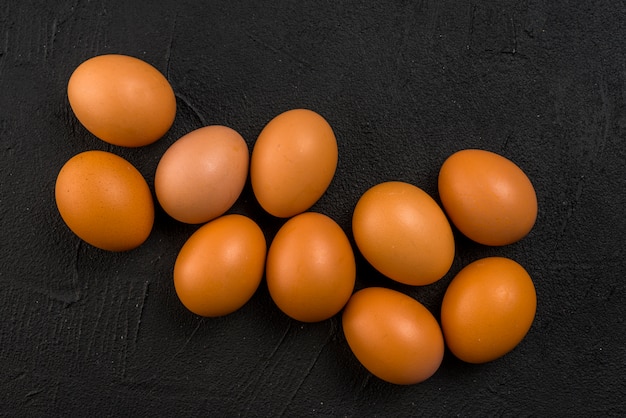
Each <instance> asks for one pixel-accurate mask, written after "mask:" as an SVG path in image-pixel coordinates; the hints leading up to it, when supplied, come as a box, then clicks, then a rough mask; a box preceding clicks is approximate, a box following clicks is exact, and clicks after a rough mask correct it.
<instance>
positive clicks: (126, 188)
mask: <svg viewBox="0 0 626 418" xmlns="http://www.w3.org/2000/svg"><path fill="white" fill-rule="evenodd" d="M55 199H56V204H57V207H58V209H59V213H60V214H61V217H62V218H63V220H64V221H65V223H66V224H67V226H68V227H69V228H70V229H71V230H72V231H73V232H74V233H75V234H76V235H77V236H78V237H79V238H81V239H83V240H84V241H86V242H87V243H89V244H91V245H93V246H94V247H98V248H101V249H103V250H109V251H125V250H130V249H133V248H135V247H138V246H139V245H141V244H142V243H143V242H144V241H145V240H146V239H147V238H148V236H149V235H150V232H151V231H152V225H153V223H154V204H153V201H152V194H151V193H150V189H149V188H148V184H147V183H146V181H145V179H144V178H143V177H142V175H141V173H139V171H137V169H136V168H135V167H133V166H132V165H131V164H130V163H129V162H128V161H126V160H125V159H123V158H122V157H119V156H117V155H115V154H111V153H109V152H104V151H86V152H83V153H80V154H78V155H75V156H74V157H72V158H71V159H70V160H69V161H67V162H66V163H65V165H64V166H63V167H62V168H61V171H60V172H59V175H58V177H57V180H56V185H55Z"/></svg>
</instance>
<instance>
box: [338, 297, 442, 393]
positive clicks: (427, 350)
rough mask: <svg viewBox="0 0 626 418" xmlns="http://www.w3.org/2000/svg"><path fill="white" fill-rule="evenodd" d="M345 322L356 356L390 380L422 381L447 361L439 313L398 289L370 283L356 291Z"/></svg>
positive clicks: (399, 382)
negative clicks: (438, 317)
mask: <svg viewBox="0 0 626 418" xmlns="http://www.w3.org/2000/svg"><path fill="white" fill-rule="evenodd" d="M342 324H343V331H344V334H345V337H346V341H347V342H348V345H349V346H350V349H351V350H352V352H353V353H354V355H355V356H356V358H357V359H358V360H359V361H360V362H361V364H363V366H365V368H366V369H367V370H369V371H370V372H371V373H372V374H373V375H375V376H377V377H379V378H380V379H382V380H385V381H387V382H390V383H394V384H398V385H409V384H415V383H420V382H423V381H424V380H426V379H428V378H430V377H431V376H432V375H433V374H435V372H436V371H437V370H438V369H439V366H440V365H441V362H442V360H443V353H444V341H443V336H442V333H441V328H440V327H439V324H438V323H437V320H436V319H435V317H434V316H433V315H432V314H431V313H430V311H429V310H428V309H427V308H426V307H425V306H424V305H422V304H421V303H419V302H418V301H417V300H415V299H413V298H411V297H410V296H407V295H405V294H403V293H400V292H397V291H395V290H391V289H385V288H381V287H371V288H366V289H363V290H360V291H358V292H356V293H355V294H354V295H353V296H352V297H351V298H350V301H349V302H348V304H347V305H346V308H345V309H344V312H343V317H342Z"/></svg>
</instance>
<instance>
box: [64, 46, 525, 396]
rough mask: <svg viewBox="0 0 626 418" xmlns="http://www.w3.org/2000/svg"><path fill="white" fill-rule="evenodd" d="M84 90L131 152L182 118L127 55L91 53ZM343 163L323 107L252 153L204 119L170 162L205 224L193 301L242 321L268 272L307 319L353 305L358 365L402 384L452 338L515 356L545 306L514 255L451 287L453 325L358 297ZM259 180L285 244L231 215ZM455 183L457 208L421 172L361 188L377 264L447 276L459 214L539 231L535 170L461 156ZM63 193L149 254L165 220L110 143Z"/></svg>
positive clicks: (397, 299)
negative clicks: (341, 213) (328, 202)
mask: <svg viewBox="0 0 626 418" xmlns="http://www.w3.org/2000/svg"><path fill="white" fill-rule="evenodd" d="M68 97H69V101H70V105H71V107H72V109H73V111H74V113H75V115H76V117H77V119H78V120H79V121H80V122H81V123H82V124H83V125H84V126H85V127H86V128H87V130H89V131H90V132H91V133H93V134H94V135H95V136H96V137H98V138H100V139H102V140H104V141H107V142H109V143H111V144H115V145H119V146H126V147H138V146H143V145H147V144H149V143H152V142H154V141H156V140H157V139H159V138H160V137H162V136H163V135H164V134H165V133H166V132H167V131H168V130H169V128H170V127H171V125H172V123H173V121H174V117H175V113H176V100H175V96H174V92H173V90H172V88H171V86H170V85H169V83H168V82H167V80H166V79H165V78H164V77H163V75H162V74H160V73H159V72H158V71H157V70H156V69H155V68H154V67H152V66H150V65H149V64H147V63H145V62H143V61H141V60H138V59H136V58H132V57H127V56H122V55H104V56H98V57H94V58H92V59H90V60H87V61H85V62H84V63H82V64H81V65H80V66H79V67H78V68H77V69H76V70H75V71H74V73H73V74H72V76H71V77H70V80H69V83H68ZM337 160H338V148H337V142H336V138H335V135H334V132H333V129H332V128H331V126H330V125H329V124H328V122H327V121H326V120H325V119H324V118H323V117H322V116H320V115H319V114H317V113H315V112H313V111H311V110H307V109H292V110H288V111H286V112H284V113H282V114H280V115H278V116H276V117H275V118H274V119H272V120H271V121H270V122H269V123H268V124H267V125H266V126H265V127H264V128H263V130H262V131H261V133H260V135H259V137H258V138H257V140H256V141H255V143H254V148H253V150H252V153H251V156H250V153H249V150H248V147H247V144H246V142H245V141H244V139H243V138H242V137H241V135H239V134H238V133H237V132H236V131H234V130H233V129H231V128H229V127H225V126H206V127H202V128H199V129H197V130H195V131H192V132H190V133H188V134H186V135H184V136H183V137H181V138H179V139H178V140H177V141H176V142H174V143H173V144H172V145H171V146H170V147H169V148H168V149H167V150H166V152H165V153H164V154H163V155H162V157H161V159H160V161H159V164H158V166H157V169H156V173H155V177H154V187H155V194H156V197H157V200H158V203H159V204H160V205H161V207H162V208H163V209H164V210H165V212H166V213H168V215H170V216H171V217H172V218H174V219H176V220H178V221H180V222H184V223H190V224H202V226H200V227H199V228H198V229H197V230H196V231H195V232H194V233H193V234H192V235H191V236H190V237H189V238H188V240H187V241H186V242H185V244H184V245H183V247H182V248H181V249H180V252H179V254H178V257H177V258H176V262H175V265H174V274H173V276H174V277H173V280H174V286H175V289H176V293H177V295H178V297H179V299H180V301H181V302H182V304H183V305H184V306H185V307H186V308H187V309H189V310H190V311H191V312H193V313H195V314H197V315H201V316H206V317H215V316H221V315H227V314H229V313H232V312H234V311H236V310H237V309H239V308H241V307H242V306H243V305H244V304H245V303H246V302H247V301H248V300H249V299H250V298H251V297H252V295H253V294H254V293H255V292H256V290H257V288H258V286H259V285H260V283H261V281H262V278H263V277H265V279H266V282H267V286H268V289H269V292H270V295H271V298H272V300H273V301H274V302H275V303H276V305H277V306H278V308H279V309H280V310H282V311H283V312H284V313H285V314H286V315H288V316H290V317H291V318H293V319H295V320H298V321H302V322H316V321H322V320H326V319H328V318H331V317H333V316H334V315H336V314H338V313H340V312H341V311H342V310H343V314H342V321H343V330H344V333H345V336H346V340H347V342H348V344H349V346H350V348H351V349H352V351H353V353H354V354H355V356H356V357H357V359H358V360H359V361H360V362H361V363H362V364H363V365H364V366H365V367H366V368H367V369H368V370H369V371H370V372H371V373H373V374H374V375H376V376H378V377H379V378H381V379H383V380H386V381H388V382H391V383H396V384H412V383H418V382H421V381H423V380H425V379H427V378H429V377H430V376H432V375H433V374H434V373H435V372H436V370H437V369H438V368H439V366H440V364H441V362H442V359H443V354H444V344H445V345H447V346H448V347H449V349H450V350H451V352H452V353H453V354H454V355H456V356H457V357H459V358H460V359H462V360H464V361H468V362H474V363H481V362H486V361H491V360H493V359H495V358H498V357H500V356H502V355H504V354H506V353H507V352H509V351H511V350H512V349H513V348H514V347H515V346H516V345H517V344H518V343H519V342H520V341H521V340H522V339H523V338H524V336H525V335H526V333H527V332H528V330H529V329H530V326H531V324H532V322H533V319H534V315H535V309H536V296H535V289H534V286H533V283H532V280H531V279H530V276H529V275H528V273H527V272H526V271H525V270H524V268H522V267H521V266H520V265H519V264H517V263H516V262H515V261H513V260H510V259H506V258H502V257H490V258H485V259H482V260H477V261H475V262H473V263H471V264H469V265H468V266H465V268H463V269H462V270H461V271H460V272H459V273H458V275H457V276H456V277H455V278H454V279H453V280H452V282H451V283H450V285H449V287H448V289H447V290H446V293H445V295H444V299H443V303H442V307H441V325H440V324H439V322H438V321H437V320H436V319H435V317H434V316H433V315H432V314H431V312H429V311H428V309H427V308H425V307H424V306H423V305H422V304H421V303H419V302H418V301H417V300H415V299H414V298H411V297H409V296H408V295H405V294H403V293H400V292H398V291H394V290H390V289H387V288H383V287H371V288H366V289H363V290H360V291H358V292H354V286H355V280H356V276H357V271H356V262H355V256H354V250H353V248H352V245H351V243H350V240H349V238H348V236H347V235H346V233H345V232H344V231H343V229H342V228H341V227H340V225H338V224H337V223H336V222H335V221H334V220H333V219H331V218H330V217H328V216H326V215H324V214H322V213H316V212H311V211H309V210H310V208H311V207H312V206H313V204H315V202H317V201H318V200H319V198H320V197H321V196H322V195H323V194H324V193H325V192H326V190H327V188H328V186H329V185H330V183H331V181H332V179H333V177H334V175H335V170H336V166H337ZM248 176H249V177H250V181H251V184H252V189H253V192H254V195H255V197H256V199H257V200H258V202H259V204H260V205H261V207H262V208H263V209H264V210H265V211H266V212H268V213H269V214H271V215H273V216H276V217H279V218H284V219H286V222H285V223H284V224H283V226H281V228H280V229H279V230H278V232H277V234H276V235H275V236H274V237H273V239H272V242H271V243H270V245H269V248H268V244H267V242H266V238H265V235H264V233H263V231H262V230H261V228H260V227H259V226H258V225H257V223H256V222H255V221H254V220H253V219H251V218H249V217H246V216H243V215H236V214H226V213H227V211H228V210H229V209H230V207H231V206H232V205H233V204H234V203H235V201H236V200H237V198H238V197H239V195H240V194H241V192H242V190H243V188H244V184H245V182H246V180H247V178H248ZM439 193H440V198H441V202H442V206H443V209H442V208H441V207H440V206H439V204H438V203H437V202H436V201H435V200H434V199H433V198H432V197H430V196H429V195H428V194H427V193H426V192H424V191H423V190H421V189H420V188H418V187H417V186H415V185H412V184H408V183H405V182H398V181H389V182H385V183H381V184H378V185H375V186H374V187H372V188H370V189H369V190H367V191H366V192H365V193H364V194H363V195H362V196H361V197H360V199H359V201H358V203H357V204H356V207H355V208H354V212H353V218H352V232H353V237H354V242H355V243H356V245H357V247H358V250H359V251H360V253H361V254H362V255H363V256H364V258H365V259H366V260H367V261H368V262H369V263H370V264H371V265H372V266H373V267H374V268H375V269H376V270H378V271H380V272H381V273H382V274H384V275H385V276H387V277H389V278H390V279H393V280H396V281H398V282H400V283H404V284H408V285H413V286H424V285H428V284H431V283H434V282H435V281H437V280H439V279H441V278H442V277H443V276H445V275H446V274H447V272H448V271H449V269H450V267H451V265H452V261H453V258H454V254H455V242H454V235H453V231H452V228H451V225H450V222H449V221H448V219H450V220H451V221H452V223H453V224H454V225H455V226H456V227H457V228H458V229H459V231H460V232H461V233H463V234H464V235H466V236H467V237H468V238H470V239H472V240H474V241H476V242H479V243H481V244H485V245H495V246H501V245H507V244H510V243H513V242H515V241H517V240H519V239H521V238H523V237H524V236H525V235H527V234H528V232H529V231H530V230H531V228H532V227H533V225H534V223H535V219H536V216H537V200H536V196H535V192H534V189H533V186H532V184H531V183H530V181H529V180H528V177H527V176H526V175H525V174H524V173H523V172H522V170H521V169H520V168H519V167H517V166H516V165H515V164H514V163H512V162H511V161H509V160H508V159H506V158H504V157H502V156H499V155H497V154H494V153H491V152H488V151H483V150H462V151H458V152H457V153H455V154H453V155H451V156H450V157H449V158H448V159H447V160H446V161H445V162H444V163H443V165H442V167H441V168H440V172H439ZM55 198H56V203H57V207H58V209H59V213H60V214H61V217H62V218H63V220H64V221H65V223H66V224H67V225H68V227H69V228H70V229H71V230H72V231H73V232H74V233H75V234H76V235H77V236H78V237H80V238H81V239H83V240H84V241H86V242H87V243H89V244H91V245H93V246H95V247H98V248H101V249H104V250H109V251H124V250H129V249H132V248H135V247H137V246H139V245H141V244H142V243H143V242H144V241H145V240H146V239H147V238H148V236H149V234H150V232H151V230H152V226H153V223H154V202H153V200H152V194H151V192H150V189H149V187H148V185H147V183H146V181H145V179H144V178H143V177H142V175H141V174H140V173H139V171H138V170H136V169H135V168H134V167H133V166H132V165H131V164H130V163H129V162H127V161H126V160H124V159H122V158H121V157H119V156H117V155H115V154H112V153H109V152H104V151H86V152H83V153H81V154H78V155H76V156H74V157H73V158H71V159H70V160H69V161H68V162H67V163H66V164H65V165H64V166H63V168H62V169H61V171H60V173H59V175H58V178H57V182H56V189H55ZM444 209H445V212H444ZM446 215H447V216H446Z"/></svg>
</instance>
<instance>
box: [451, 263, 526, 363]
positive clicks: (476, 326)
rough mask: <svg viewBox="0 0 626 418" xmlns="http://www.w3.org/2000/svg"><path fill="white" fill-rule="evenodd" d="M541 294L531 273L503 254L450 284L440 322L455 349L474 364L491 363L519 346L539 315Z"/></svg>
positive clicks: (469, 269)
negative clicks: (536, 313)
mask: <svg viewBox="0 0 626 418" xmlns="http://www.w3.org/2000/svg"><path fill="white" fill-rule="evenodd" d="M536 308H537V296H536V293H535V286H534V284H533V282H532V280H531V278H530V275H529V274H528V272H527V271H526V270H525V269H524V268H523V267H522V266H521V265H519V264H518V263H517V262H515V261H513V260H510V259H508V258H504V257H489V258H484V259H481V260H477V261H474V262H473V263H471V264H469V265H467V266H466V267H465V268H463V269H462V270H461V271H460V272H459V273H458V274H457V275H456V277H455V278H454V279H453V280H452V282H450V285H449V286H448V289H447V290H446V293H445V295H444V298H443V302H442V305H441V325H442V327H443V332H444V335H445V341H446V344H447V345H448V348H449V349H450V351H451V352H452V353H453V354H454V355H455V356H456V357H458V358H459V359H461V360H464V361H466V362H469V363H486V362H488V361H492V360H495V359H497V358H499V357H501V356H503V355H505V354H506V353H508V352H510V351H511V350H513V348H515V347H516V346H517V345H518V344H519V343H520V342H521V341H522V340H523V339H524V337H525V336H526V334H527V333H528V331H529V330H530V327H531V325H532V323H533V320H534V317H535V311H536Z"/></svg>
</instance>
